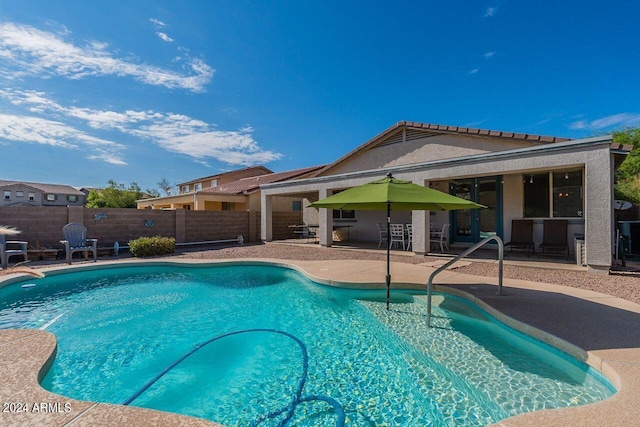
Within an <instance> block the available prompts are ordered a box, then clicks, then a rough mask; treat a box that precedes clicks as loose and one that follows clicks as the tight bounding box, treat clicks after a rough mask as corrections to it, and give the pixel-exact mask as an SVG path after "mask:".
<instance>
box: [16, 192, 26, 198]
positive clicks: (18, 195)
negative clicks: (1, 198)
mask: <svg viewBox="0 0 640 427" xmlns="http://www.w3.org/2000/svg"><path fill="white" fill-rule="evenodd" d="M16 197H24V191H16Z"/></svg>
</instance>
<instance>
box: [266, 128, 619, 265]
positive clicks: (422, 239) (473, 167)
mask: <svg viewBox="0 0 640 427" xmlns="http://www.w3.org/2000/svg"><path fill="white" fill-rule="evenodd" d="M629 151H630V147H625V146H616V145H615V144H613V141H612V139H611V137H610V136H601V137H595V138H586V139H579V140H570V139H567V138H556V137H547V136H539V135H529V134H523V133H514V132H501V131H492V130H483V129H472V128H463V127H456V126H443V125H433V124H428V123H418V122H399V123H397V124H396V125H394V126H391V127H390V128H388V129H387V130H385V131H383V132H382V133H380V134H379V135H377V136H375V137H374V138H372V139H371V140H369V141H367V142H365V143H364V144H362V145H360V146H359V147H357V148H356V149H354V150H353V151H351V152H349V153H347V154H346V155H345V156H343V157H341V158H340V159H338V160H336V161H335V162H333V163H331V164H329V165H327V166H326V167H324V168H323V169H320V170H318V171H317V172H315V173H314V176H313V177H310V178H307V179H302V180H297V181H292V182H279V183H271V184H265V185H263V186H262V187H261V188H262V196H261V197H262V210H261V212H262V213H261V216H262V221H261V227H262V230H261V233H262V239H263V240H264V241H269V240H271V239H272V236H271V230H270V227H271V217H270V213H271V211H272V205H273V201H272V198H274V197H282V196H285V195H295V196H297V197H303V198H304V199H305V206H308V204H309V203H311V202H313V201H315V200H318V199H323V198H325V197H327V196H329V195H331V194H333V193H334V192H336V191H340V190H342V189H346V188H350V187H354V186H357V185H361V184H364V183H367V182H370V181H373V180H376V179H379V178H382V177H384V176H385V175H386V174H387V173H389V172H391V173H392V174H393V176H394V177H396V178H400V179H405V180H409V181H412V182H414V183H416V184H420V185H425V186H430V187H432V188H435V189H437V190H440V191H443V192H446V193H450V194H454V195H456V196H458V197H462V198H465V199H470V200H473V201H476V202H478V203H480V204H483V205H485V206H487V207H488V208H487V209H479V210H465V211H453V212H424V211H413V212H411V211H409V212H402V211H398V212H392V222H399V223H411V224H412V225H413V250H414V252H416V254H419V255H424V254H426V253H427V252H428V250H429V247H430V242H429V229H430V227H431V226H433V227H434V228H435V229H440V228H441V226H442V225H443V224H447V223H448V224H450V231H449V233H450V234H449V240H450V241H451V242H452V243H454V244H459V245H463V246H464V245H467V246H468V245H471V244H473V243H475V242H478V241H480V240H482V239H483V238H485V237H487V236H490V235H498V236H500V237H501V238H502V239H503V240H504V241H508V240H509V237H510V235H511V221H512V220H514V219H522V218H527V219H532V220H533V221H534V242H535V244H536V247H537V246H538V245H539V244H540V243H541V241H542V233H543V229H542V227H543V221H544V220H545V219H553V218H562V219H567V220H568V224H569V225H568V240H569V245H570V246H573V243H574V241H573V238H574V237H583V236H584V239H585V246H586V263H587V265H588V266H589V267H590V268H591V269H595V270H605V269H606V270H608V268H609V267H610V266H611V264H612V252H613V250H612V249H613V241H614V233H613V230H614V214H613V173H614V170H615V168H616V167H617V165H619V164H620V163H621V162H622V160H624V157H625V156H626V154H628V152H629ZM304 218H305V220H306V221H307V222H309V223H318V224H319V238H320V244H321V245H324V246H331V244H332V242H333V233H332V230H333V227H334V225H336V224H344V223H348V224H350V225H351V226H352V228H351V231H350V234H351V239H357V240H361V241H374V242H377V241H378V229H377V227H376V223H379V222H385V221H386V214H385V213H384V212H376V211H356V212H353V211H351V212H349V211H328V210H326V209H319V210H316V209H313V208H305V209H304Z"/></svg>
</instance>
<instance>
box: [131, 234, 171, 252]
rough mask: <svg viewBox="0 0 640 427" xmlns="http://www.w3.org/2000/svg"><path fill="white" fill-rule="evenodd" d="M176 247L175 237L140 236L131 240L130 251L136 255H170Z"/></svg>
mask: <svg viewBox="0 0 640 427" xmlns="http://www.w3.org/2000/svg"><path fill="white" fill-rule="evenodd" d="M175 249H176V239H174V238H173V237H162V236H155V237H139V238H137V239H134V240H129V251H130V252H131V255H133V256H136V257H146V256H156V255H168V254H172V253H173V252H174V251H175Z"/></svg>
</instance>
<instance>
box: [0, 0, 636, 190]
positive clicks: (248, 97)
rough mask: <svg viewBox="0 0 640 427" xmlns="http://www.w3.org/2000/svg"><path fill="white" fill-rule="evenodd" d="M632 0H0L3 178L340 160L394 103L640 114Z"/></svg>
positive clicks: (571, 114)
mask: <svg viewBox="0 0 640 427" xmlns="http://www.w3.org/2000/svg"><path fill="white" fill-rule="evenodd" d="M638 16H640V5H639V4H638V3H636V2H631V1H621V0H613V1H608V2H603V1H593V0H584V1H573V0H569V1H557V0H556V1H544V0H540V1H528V2H525V1H515V0H511V1H509V0H502V1H499V0H496V1H494V0H487V1H465V0H460V1H455V2H452V1H443V0H440V1H428V0H424V1H416V2H405V3H402V2H385V1H348V0H344V1H332V0H328V1H322V2H311V1H288V2H284V1H262V2H258V1H240V0H230V1H214V0H211V1H179V2H178V1H158V0H153V1H145V0H134V1H127V2H125V1H112V2H98V1H86V0H79V1H64V0H61V1H55V2H52V1H48V0H43V1H31V0H21V1H11V2H9V1H5V2H3V3H2V4H1V5H0V159H1V161H0V164H1V165H2V167H1V169H0V179H10V180H22V181H35V182H47V183H57V184H69V185H73V186H76V187H82V186H92V187H101V186H105V185H107V181H108V180H110V179H114V180H116V181H117V182H119V183H122V184H125V185H128V184H129V183H131V182H134V181H135V182H137V183H138V184H139V185H140V186H141V187H142V188H143V189H146V188H157V183H158V182H159V181H160V180H161V179H162V178H166V179H167V180H169V182H171V183H177V182H184V181H188V180H191V179H194V178H198V177H202V176H208V175H213V174H216V173H220V172H223V171H227V170H232V169H236V168H241V167H245V166H249V165H256V164H263V165H265V166H267V167H268V168H270V169H272V170H274V171H284V170H288V169H295V168H300V167H306V166H313V165H318V164H323V163H328V162H331V161H333V160H335V159H337V158H338V157H340V156H342V155H344V154H345V153H347V152H348V151H350V150H352V149H353V148H355V147H357V146H358V145H360V144H362V143H363V142H365V141H367V140H369V139H370V138H372V137H374V136H375V135H377V134H378V133H380V132H382V131H383V130H385V129H387V128H388V127H390V126H392V125H394V124H395V123H396V122H398V121H401V120H409V121H419V122H426V123H435V124H444V125H454V126H470V127H479V128H484V129H492V130H503V131H515V132H524V133H532V134H542V135H553V136H564V137H572V138H581V137H587V136H591V135H594V134H602V133H606V132H609V131H611V130H613V129H616V128H619V127H621V126H633V125H638V124H640V102H639V100H640V55H639V54H638V52H637V49H638V46H640V31H638V26H637V17H638Z"/></svg>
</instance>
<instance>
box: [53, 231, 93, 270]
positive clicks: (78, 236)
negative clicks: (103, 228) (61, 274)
mask: <svg viewBox="0 0 640 427" xmlns="http://www.w3.org/2000/svg"><path fill="white" fill-rule="evenodd" d="M62 234H64V240H60V243H62V244H63V245H64V251H65V254H66V257H67V258H66V259H67V264H71V256H72V255H73V253H74V252H85V257H86V254H87V252H89V251H91V252H93V261H94V262H96V261H97V260H98V239H87V227H85V226H84V225H82V224H78V223H77V222H71V223H69V224H67V225H65V226H64V227H63V228H62Z"/></svg>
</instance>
